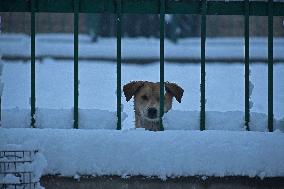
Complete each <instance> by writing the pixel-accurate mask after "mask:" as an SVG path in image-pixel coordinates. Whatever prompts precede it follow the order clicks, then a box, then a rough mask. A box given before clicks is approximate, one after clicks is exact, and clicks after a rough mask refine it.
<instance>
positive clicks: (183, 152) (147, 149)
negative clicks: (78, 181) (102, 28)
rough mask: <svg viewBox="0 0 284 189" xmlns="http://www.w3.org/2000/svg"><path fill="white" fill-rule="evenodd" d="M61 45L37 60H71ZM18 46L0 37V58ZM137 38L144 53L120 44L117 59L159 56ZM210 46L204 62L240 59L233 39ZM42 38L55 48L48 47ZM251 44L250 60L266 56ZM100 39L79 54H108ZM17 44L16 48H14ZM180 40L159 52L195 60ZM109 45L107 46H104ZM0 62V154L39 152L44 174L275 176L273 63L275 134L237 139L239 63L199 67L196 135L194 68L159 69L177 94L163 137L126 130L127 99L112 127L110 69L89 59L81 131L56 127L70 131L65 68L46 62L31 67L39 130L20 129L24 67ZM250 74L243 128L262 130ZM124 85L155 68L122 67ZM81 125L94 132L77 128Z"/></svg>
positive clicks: (280, 94) (259, 77) (26, 84)
mask: <svg viewBox="0 0 284 189" xmlns="http://www.w3.org/2000/svg"><path fill="white" fill-rule="evenodd" d="M12 37H15V36H12ZM66 38H67V39H68V40H67V41H64V40H62V41H61V42H59V41H58V37H56V36H51V37H50V38H49V39H48V38H47V39H45V40H46V41H48V42H47V43H45V44H42V46H40V44H38V45H39V49H38V50H37V54H38V55H40V54H41V55H44V56H51V57H52V56H53V55H58V56H60V55H63V54H66V55H68V56H71V55H72V48H73V47H72V41H71V42H70V40H69V38H70V36H69V38H68V36H67V37H66ZM6 39H7V38H6ZM20 39H22V42H24V43H23V44H19V42H21V40H19V38H16V40H15V43H14V46H12V45H9V44H10V43H8V42H7V41H5V40H4V39H3V40H2V41H0V42H1V43H0V49H1V51H2V52H1V53H2V55H3V56H8V55H9V56H10V57H12V56H18V55H20V54H21V53H22V55H23V57H24V56H26V55H28V53H29V48H30V47H29V42H25V40H26V38H25V36H24V37H22V38H21V37H20ZM63 39H64V38H63ZM9 40H10V39H9ZM9 40H8V41H9ZM82 40H83V39H82ZM139 40H140V41H143V44H144V46H143V45H141V46H139V43H138V44H136V46H133V45H131V42H130V41H128V40H127V39H124V40H123V41H122V45H123V48H124V50H123V56H124V57H127V56H130V57H131V56H135V55H137V57H142V56H147V55H149V56H152V55H153V57H158V56H159V43H158V42H157V40H156V41H155V40H153V39H150V40H147V39H143V40H142V39H139ZM139 40H136V41H135V43H136V42H139ZM214 40H216V39H212V40H211V42H212V43H211V45H212V46H209V48H208V49H207V50H208V51H210V50H212V51H213V52H215V53H212V57H214V56H215V55H216V56H217V55H220V57H224V56H227V57H230V56H235V57H237V58H240V59H242V58H243V52H244V51H243V46H242V41H240V39H234V38H232V39H226V40H225V41H224V43H223V45H220V44H218V43H217V42H218V40H217V42H216V43H215V44H218V45H215V46H214V43H213V42H214ZM52 41H53V42H54V44H56V45H54V46H52V45H51V44H52V43H53V42H52ZM208 41H210V39H209V40H208ZM219 41H220V39H219ZM226 41H227V42H226ZM234 41H235V42H236V43H234ZM256 41H259V43H255V46H254V47H255V49H256V50H255V51H254V50H253V49H254V47H252V56H255V57H256V58H257V57H260V58H265V57H267V46H266V44H267V43H266V39H264V38H262V39H261V38H260V39H257V40H256ZM101 42H102V43H106V45H105V46H104V45H102V46H96V45H98V44H96V43H95V44H92V45H93V47H90V49H89V51H86V54H85V55H86V56H94V55H96V54H102V55H104V56H108V57H115V43H114V42H113V41H112V40H109V41H108V40H106V41H104V40H101ZM124 42H125V43H124ZM17 43H18V44H19V45H15V44H17ZM186 43H187V42H186V41H185V42H184V43H183V42H181V46H180V47H179V48H174V46H172V47H169V48H168V49H166V52H165V53H166V55H167V54H168V56H170V55H171V54H172V55H176V56H180V57H185V56H187V55H186V54H187V52H189V53H193V54H194V55H195V56H196V57H199V55H200V46H199V43H196V44H195V45H192V46H190V47H189V49H185V48H183V47H184V46H183V45H185V44H186ZM282 43H283V39H279V40H276V41H275V44H276V45H275V46H276V47H275V49H276V50H275V57H276V58H281V57H282V56H283V54H282V53H280V52H281V49H283V48H284V47H283V45H282ZM48 44H49V45H48ZM110 44H112V45H113V46H112V47H110ZM261 44H264V45H261ZM277 44H278V45H277ZM21 45H22V46H21ZM44 45H46V46H44ZM81 45H82V46H83V49H84V48H85V49H88V46H90V45H91V44H89V43H88V42H87V41H86V43H85V45H84V40H83V41H82V43H80V44H79V49H80V46H81ZM185 46H186V45H185ZM67 47H68V48H67ZM149 49H150V50H149ZM153 49H155V50H153ZM222 49H223V50H224V51H222ZM277 49H278V50H277ZM128 50H129V51H128ZM65 52H66V53H65ZM282 52H283V51H282ZM56 53H57V54H56ZM80 54H84V53H82V52H80ZM208 54H209V56H211V55H210V53H209V52H208ZM2 62H3V64H4V69H3V73H2V82H3V83H4V89H3V96H2V108H3V109H2V127H4V128H1V129H0V150H5V149H7V147H9V145H8V144H18V145H22V148H32V149H39V150H40V152H41V153H42V154H43V155H44V156H45V158H46V160H47V168H46V169H45V171H44V174H60V175H63V176H74V177H75V178H79V177H80V176H81V175H93V176H98V175H120V176H122V177H128V176H129V175H144V176H158V177H160V178H162V179H166V178H167V177H178V176H194V175H200V176H203V175H205V176H225V175H227V176H237V175H238V176H250V177H254V176H258V177H260V178H264V177H275V176H284V163H283V159H284V148H283V145H284V135H283V131H284V108H283V107H284V83H283V82H282V77H283V74H284V64H282V63H278V64H275V65H274V115H275V131H274V132H273V133H268V132H244V113H243V111H244V65H243V64H242V63H241V62H239V63H234V64H229V63H223V64H221V63H214V64H213V63H208V64H207V65H206V110H207V114H206V115H207V116H206V128H207V129H209V130H207V131H203V132H201V131H192V130H198V129H199V108H200V86H199V83H200V65H199V64H184V63H173V62H170V63H168V62H166V64H165V80H166V81H170V82H175V83H177V84H179V85H180V86H181V87H182V88H183V89H184V91H185V92H184V96H183V99H182V103H181V104H179V103H177V102H174V104H173V110H171V111H170V112H169V113H167V114H166V115H165V118H164V124H165V128H166V131H165V132H143V129H142V130H141V129H136V130H135V129H133V127H134V113H133V101H130V102H126V101H125V98H124V95H123V94H122V104H123V120H124V121H123V123H122V124H123V131H116V130H115V128H116V112H115V111H116V94H115V93H116V64H115V62H111V61H99V60H89V61H87V60H80V61H79V80H80V85H79V107H80V122H79V128H82V129H79V130H73V129H64V130H63V129H62V128H72V123H73V122H72V119H73V117H72V114H73V112H72V108H73V61H72V60H55V59H52V58H47V57H45V58H43V59H42V60H38V61H37V62H36V106H37V115H36V120H37V123H36V124H37V127H39V128H46V129H28V128H25V129H22V127H29V125H30V124H29V122H30V111H29V108H30V105H29V98H30V61H29V60H27V61H26V60H14V61H12V60H3V61H2ZM250 69H251V73H250V79H251V82H252V84H253V86H254V88H253V91H252V95H251V101H252V102H253V106H252V109H251V111H252V112H253V113H252V114H251V116H252V117H251V119H252V121H251V124H250V126H251V130H253V131H267V116H266V114H267V93H268V91H267V65H266V64H263V63H254V64H251V66H250ZM132 80H149V81H159V63H158V62H155V63H153V64H145V65H142V64H123V65H122V85H124V84H126V83H128V82H129V81H132ZM7 128H8V129H7ZM50 128H52V129H50ZM91 128H92V129H93V128H96V130H85V129H91ZM102 129H107V130H102ZM214 130H222V131H214ZM224 130H234V132H231V131H224ZM271 156H273V161H271Z"/></svg>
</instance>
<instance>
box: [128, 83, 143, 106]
mask: <svg viewBox="0 0 284 189" xmlns="http://www.w3.org/2000/svg"><path fill="white" fill-rule="evenodd" d="M144 83H145V82H144V81H132V82H130V83H128V84H126V85H124V86H123V92H124V95H125V97H126V101H127V102H128V101H129V100H130V99H131V98H132V96H133V95H134V94H135V93H136V92H137V91H138V89H140V88H141V87H142V86H143V85H144Z"/></svg>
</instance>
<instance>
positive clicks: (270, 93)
mask: <svg viewBox="0 0 284 189" xmlns="http://www.w3.org/2000/svg"><path fill="white" fill-rule="evenodd" d="M268 130H269V132H272V131H273V0H268Z"/></svg>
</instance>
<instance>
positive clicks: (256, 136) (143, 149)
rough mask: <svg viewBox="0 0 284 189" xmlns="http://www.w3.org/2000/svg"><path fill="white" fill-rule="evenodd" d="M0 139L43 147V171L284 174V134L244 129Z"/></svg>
mask: <svg viewBox="0 0 284 189" xmlns="http://www.w3.org/2000/svg"><path fill="white" fill-rule="evenodd" d="M0 144H1V146H2V147H3V146H4V147H5V146H7V144H22V145H23V146H25V145H26V146H27V147H36V148H38V149H40V150H41V151H42V152H43V155H44V156H45V157H46V159H47V162H48V166H47V170H46V171H45V174H61V175H62V176H75V175H76V177H78V176H80V175H93V176H101V175H120V176H128V175H144V176H158V177H160V178H162V179H166V178H167V177H178V176H197V175H199V176H201V175H202V176H249V177H255V176H258V177H260V178H265V177H278V176H280V177H283V176H284V161H283V159H284V148H283V145H284V134H283V133H282V132H277V131H276V132H273V133H267V132H246V131H234V132H232V131H203V132H201V131H164V132H149V131H142V130H140V129H138V130H126V131H115V130H114V131H113V130H62V129H3V128H2V129H0Z"/></svg>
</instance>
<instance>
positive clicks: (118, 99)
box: [116, 0, 122, 130]
mask: <svg viewBox="0 0 284 189" xmlns="http://www.w3.org/2000/svg"><path fill="white" fill-rule="evenodd" d="M116 3H117V18H116V40H117V41H116V45H117V47H116V50H117V52H116V56H117V57H116V61H117V62H116V63H117V73H116V77H117V78H116V81H117V84H116V87H117V88H116V93H117V94H116V104H117V110H116V112H117V126H116V129H117V130H120V129H121V19H122V16H121V6H122V5H121V0H117V1H116Z"/></svg>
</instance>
